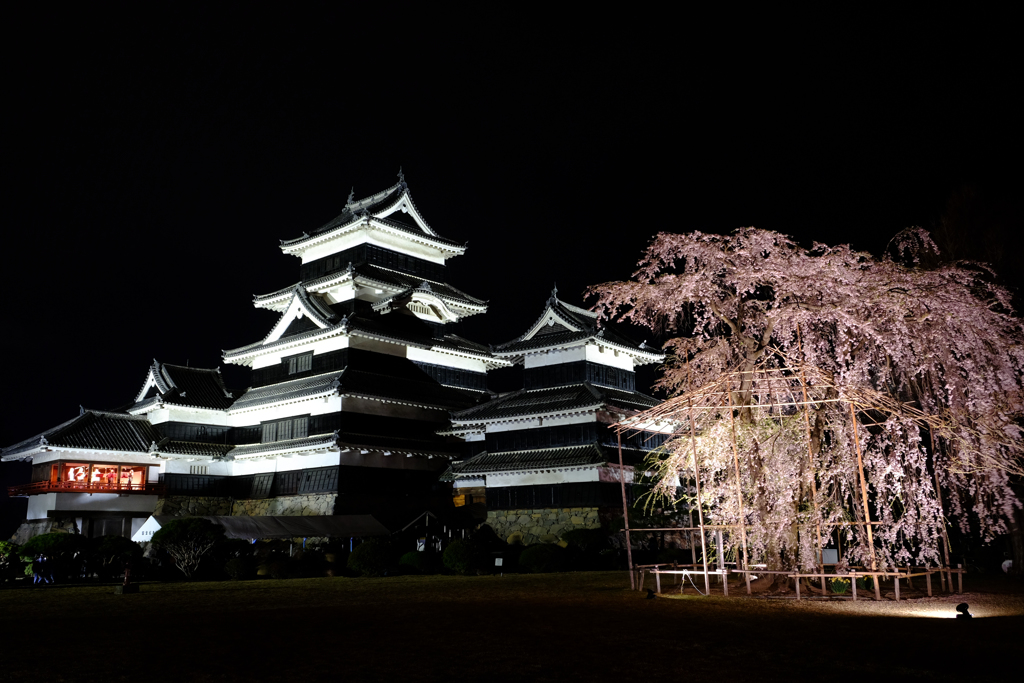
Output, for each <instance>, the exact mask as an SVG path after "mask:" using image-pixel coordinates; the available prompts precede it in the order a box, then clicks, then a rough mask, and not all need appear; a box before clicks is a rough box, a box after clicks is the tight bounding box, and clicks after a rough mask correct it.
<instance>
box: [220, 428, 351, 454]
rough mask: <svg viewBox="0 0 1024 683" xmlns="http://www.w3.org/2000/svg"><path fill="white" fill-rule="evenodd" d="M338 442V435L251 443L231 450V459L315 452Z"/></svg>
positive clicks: (319, 435)
mask: <svg viewBox="0 0 1024 683" xmlns="http://www.w3.org/2000/svg"><path fill="white" fill-rule="evenodd" d="M337 441H338V434H337V433H332V434H314V435H313V436H306V437H302V438H300V439H287V440H285V441H272V442H270V443H253V444H246V445H244V446H235V447H234V448H233V449H232V450H231V456H232V457H233V458H236V459H237V458H248V457H252V456H255V455H271V454H273V453H282V452H287V451H303V450H317V449H324V448H333V447H334V446H335V445H336V443H337Z"/></svg>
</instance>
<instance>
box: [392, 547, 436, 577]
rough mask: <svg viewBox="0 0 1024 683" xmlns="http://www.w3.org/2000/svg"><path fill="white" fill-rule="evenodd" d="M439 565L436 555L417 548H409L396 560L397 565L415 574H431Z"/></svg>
mask: <svg viewBox="0 0 1024 683" xmlns="http://www.w3.org/2000/svg"><path fill="white" fill-rule="evenodd" d="M439 565H440V562H438V559H437V555H435V554H434V553H429V552H426V551H419V550H410V551H409V552H407V553H406V554H404V555H402V557H401V558H399V560H398V566H400V567H402V568H404V569H408V570H410V571H414V572H416V573H417V574H433V573H434V572H436V571H437V568H438V566H439Z"/></svg>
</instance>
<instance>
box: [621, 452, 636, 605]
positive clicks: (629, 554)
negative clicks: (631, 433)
mask: <svg viewBox="0 0 1024 683" xmlns="http://www.w3.org/2000/svg"><path fill="white" fill-rule="evenodd" d="M617 436H618V440H619V487H620V488H621V489H622V523H623V524H624V525H625V527H626V564H628V565H629V587H630V589H633V588H636V584H634V583H633V544H632V542H631V541H630V538H629V510H627V509H626V508H627V507H628V505H627V504H626V468H625V467H624V466H623V464H622V432H618V434H617Z"/></svg>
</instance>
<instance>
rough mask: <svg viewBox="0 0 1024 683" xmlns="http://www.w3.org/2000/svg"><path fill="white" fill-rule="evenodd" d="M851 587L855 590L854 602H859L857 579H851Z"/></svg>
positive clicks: (852, 577)
mask: <svg viewBox="0 0 1024 683" xmlns="http://www.w3.org/2000/svg"><path fill="white" fill-rule="evenodd" d="M850 587H851V588H853V601H854V602H857V577H856V576H851V577H850Z"/></svg>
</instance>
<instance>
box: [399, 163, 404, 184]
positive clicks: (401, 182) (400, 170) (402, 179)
mask: <svg viewBox="0 0 1024 683" xmlns="http://www.w3.org/2000/svg"><path fill="white" fill-rule="evenodd" d="M398 184H399V185H405V174H404V173H402V167H401V166H399V167H398Z"/></svg>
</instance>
